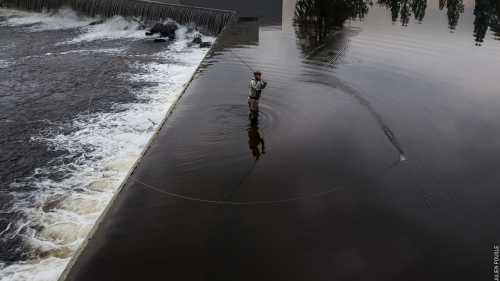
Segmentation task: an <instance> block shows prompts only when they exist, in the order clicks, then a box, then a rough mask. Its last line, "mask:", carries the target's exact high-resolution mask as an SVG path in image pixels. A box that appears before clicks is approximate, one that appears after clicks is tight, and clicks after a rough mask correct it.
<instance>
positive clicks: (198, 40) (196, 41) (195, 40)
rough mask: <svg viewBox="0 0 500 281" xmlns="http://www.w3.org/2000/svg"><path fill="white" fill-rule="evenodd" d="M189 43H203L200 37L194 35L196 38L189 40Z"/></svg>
mask: <svg viewBox="0 0 500 281" xmlns="http://www.w3.org/2000/svg"><path fill="white" fill-rule="evenodd" d="M191 43H193V44H201V43H203V41H201V38H200V37H196V38H194V39H193V41H191Z"/></svg>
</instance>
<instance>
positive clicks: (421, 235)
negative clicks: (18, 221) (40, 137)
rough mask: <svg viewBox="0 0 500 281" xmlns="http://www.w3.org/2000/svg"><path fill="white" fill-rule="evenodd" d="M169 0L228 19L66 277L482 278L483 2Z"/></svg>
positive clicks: (493, 55) (492, 118)
mask: <svg viewBox="0 0 500 281" xmlns="http://www.w3.org/2000/svg"><path fill="white" fill-rule="evenodd" d="M175 2H177V3H180V4H188V5H194V6H208V7H214V8H224V9H232V10H238V11H240V19H239V20H238V21H235V22H233V23H232V24H231V25H230V29H229V30H227V31H226V32H225V33H224V34H223V35H222V36H221V39H220V42H219V45H218V46H217V47H216V49H215V51H214V53H213V54H212V56H211V57H210V58H209V59H208V60H207V61H206V62H205V64H204V67H203V68H202V70H201V71H200V72H199V73H198V74H197V76H196V79H195V80H194V81H193V83H192V84H191V85H190V86H189V87H188V90H187V92H186V93H185V95H184V96H183V97H182V98H181V100H180V101H179V103H178V104H177V106H176V107H175V109H174V111H173V113H172V115H171V116H170V118H169V119H168V120H167V123H166V124H165V126H164V127H163V128H162V130H161V131H160V134H159V135H158V137H157V138H156V139H155V141H154V142H153V144H152V146H151V148H150V150H149V151H148V153H147V154H146V155H145V157H144V158H143V159H142V161H141V163H140V164H139V166H138V168H137V169H136V170H135V172H134V174H133V175H132V177H133V178H131V179H129V180H128V182H127V185H126V186H125V187H124V189H123V191H122V192H121V193H120V195H119V196H118V198H117V200H116V201H115V203H114V204H113V206H112V207H111V209H110V211H109V213H108V214H107V215H106V217H105V218H104V221H103V222H102V223H101V224H100V226H99V228H98V230H97V232H96V234H95V235H94V236H93V237H92V239H91V240H90V242H89V244H88V245H87V247H86V248H85V250H84V251H83V253H82V254H81V255H80V257H79V259H78V260H77V262H76V264H75V266H74V267H73V268H72V270H71V271H70V273H69V275H68V279H67V280H158V279H169V280H235V279H236V280H491V279H493V278H494V277H495V276H494V264H493V262H494V246H497V245H499V244H500V239H499V235H500V227H499V225H498V224H497V221H498V218H499V215H498V214H499V212H500V206H499V204H498V202H500V190H499V188H498V183H499V182H500V174H499V173H498V172H497V169H498V167H500V145H499V143H500V130H499V129H500V128H499V127H500V124H499V123H498V121H497V120H499V117H500V113H499V112H500V111H499V110H498V107H499V106H500V96H499V95H498V93H499V92H500V82H499V80H498V77H499V66H500V40H499V39H500V37H499V36H498V31H499V22H498V20H499V15H500V13H499V12H500V10H499V4H498V2H495V1H490V2H488V1H459V0H456V1H451V0H449V1H437V0H436V1H434V0H428V1H420V0H414V1H386V0H381V1H374V2H363V1H354V2H346V1H319V0H316V1H301V0H299V1H295V0H285V1H283V2H282V1H266V2H265V3H264V1H256V2H255V3H253V5H248V4H243V3H238V2H230V3H229V2H228V3H225V2H224V1H222V2H217V3H207V2H205V1H182V0H180V1H175ZM188 2H189V3H188ZM214 2H215V1H214ZM241 2H243V1H241ZM261 2H262V3H261ZM315 5H316V6H315ZM229 50H231V51H233V52H234V54H236V55H238V56H239V57H240V58H241V59H243V60H244V61H245V62H246V63H248V64H249V66H250V67H252V68H253V69H259V70H261V71H263V72H264V74H263V77H264V79H266V80H267V81H268V82H269V85H268V87H267V88H266V89H265V90H264V91H263V94H262V98H261V100H260V107H261V114H260V118H259V122H258V123H253V124H252V123H250V122H249V121H248V119H247V113H248V106H247V104H246V97H247V95H248V93H247V92H248V83H249V81H250V79H251V77H252V73H251V71H250V70H249V69H248V68H247V67H246V66H245V65H244V64H243V63H242V62H241V61H240V60H239V59H238V58H237V57H236V56H235V55H234V54H233V53H232V52H230V51H229Z"/></svg>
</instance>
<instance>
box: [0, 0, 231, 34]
mask: <svg viewBox="0 0 500 281" xmlns="http://www.w3.org/2000/svg"><path fill="white" fill-rule="evenodd" d="M3 2H4V4H5V6H6V7H10V8H15V9H25V10H29V11H35V12H42V11H43V10H49V11H50V10H57V9H59V8H61V7H63V6H67V7H71V9H73V10H74V11H77V12H79V13H82V14H84V15H86V16H89V17H97V16H99V17H101V18H110V17H113V16H115V15H120V16H123V17H134V18H140V19H141V21H162V20H165V19H167V18H170V19H172V20H174V21H176V22H178V23H180V24H191V23H196V25H197V26H200V27H202V28H203V29H204V31H205V33H206V34H208V35H211V36H216V35H218V34H219V33H220V32H221V31H222V29H223V28H224V26H225V25H226V23H227V22H228V21H229V20H230V18H231V16H232V15H233V12H230V11H222V10H213V9H204V8H193V7H187V6H180V5H169V4H156V3H145V2H135V1H123V0H91V1H89V0H42V1H33V0H5V1H3Z"/></svg>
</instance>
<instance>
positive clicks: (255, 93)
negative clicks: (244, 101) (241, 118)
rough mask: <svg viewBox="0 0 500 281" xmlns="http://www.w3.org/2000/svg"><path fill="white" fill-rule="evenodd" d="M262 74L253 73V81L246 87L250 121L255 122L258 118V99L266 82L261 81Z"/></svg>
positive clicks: (258, 72)
mask: <svg viewBox="0 0 500 281" xmlns="http://www.w3.org/2000/svg"><path fill="white" fill-rule="evenodd" d="M261 75H262V72H260V71H255V72H254V73H253V79H252V80H251V81H250V86H249V87H248V88H249V90H248V92H249V94H248V106H249V107H250V114H249V115H248V118H250V119H251V120H252V121H257V117H259V98H260V93H261V92H262V89H264V88H265V87H266V85H267V82H266V81H264V80H262V77H261Z"/></svg>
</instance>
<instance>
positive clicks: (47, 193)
mask: <svg viewBox="0 0 500 281" xmlns="http://www.w3.org/2000/svg"><path fill="white" fill-rule="evenodd" d="M66 12H67V11H66ZM67 14H71V13H70V12H67ZM17 16H19V15H17ZM35 19H41V20H40V21H39V22H40V26H39V27H35V26H32V27H30V28H31V29H32V30H34V31H36V30H38V31H40V30H47V28H48V27H47V26H51V28H53V27H55V26H57V24H60V23H61V22H63V23H64V24H60V25H65V26H69V25H71V24H69V25H68V24H67V23H68V22H71V20H70V19H69V18H68V17H66V18H57V19H50V20H48V19H47V18H46V16H45V15H44V14H28V13H26V14H25V15H24V17H20V18H15V19H12V21H11V20H9V24H20V25H22V24H33V23H38V22H35V21H34V20H35ZM72 20H73V24H74V27H75V28H79V27H81V26H80V24H81V23H82V20H80V19H77V18H75V19H72ZM28 22H31V23H28ZM40 27H43V28H40ZM124 27H127V28H124ZM138 27H139V25H138V24H137V23H136V22H134V21H127V20H125V19H123V18H122V17H114V18H112V19H110V20H108V21H106V22H105V23H104V24H102V25H98V26H92V27H88V28H87V27H85V30H84V31H83V34H82V35H80V36H79V37H77V38H68V41H67V42H66V43H68V44H71V43H75V42H81V41H85V40H90V41H92V40H107V39H123V38H127V39H128V40H127V41H130V38H144V31H138V30H135V29H134V28H138ZM186 31H187V28H180V29H179V30H178V33H177V35H178V37H179V38H181V39H179V40H178V41H177V42H175V43H173V44H171V45H170V46H169V49H168V50H166V51H162V52H160V53H156V54H154V55H150V54H149V55H147V56H141V55H136V56H128V60H127V61H128V63H129V66H130V67H131V68H133V69H136V70H139V71H134V74H132V73H129V74H122V75H121V76H120V78H121V79H124V80H129V81H130V80H131V81H137V82H152V83H156V85H157V86H155V87H148V88H144V89H142V90H140V91H137V92H134V94H135V96H136V98H137V102H134V103H128V104H116V105H115V106H114V108H113V110H112V112H105V113H93V114H91V115H86V114H82V115H80V116H78V117H77V118H75V119H74V120H70V121H68V122H66V123H60V124H54V123H52V125H56V126H55V127H56V128H58V129H53V130H52V131H50V132H40V134H38V135H35V136H33V137H32V141H34V142H43V143H47V144H49V145H50V146H51V148H52V149H54V150H62V151H66V152H68V153H67V154H66V155H65V156H63V158H64V157H65V158H67V159H70V160H71V161H64V162H63V161H54V163H56V162H57V163H66V164H59V165H53V166H48V167H44V168H40V169H37V170H36V171H35V174H34V175H32V176H31V177H29V178H26V179H22V180H20V181H18V182H17V183H15V184H13V186H12V187H13V188H12V190H21V189H22V188H23V186H26V185H29V186H30V187H31V188H32V189H33V191H30V192H26V191H23V192H15V191H14V192H12V193H11V195H12V196H14V198H16V202H15V204H14V206H13V207H12V209H10V210H3V211H5V212H12V213H18V214H21V217H22V219H20V220H18V221H13V222H11V223H10V224H9V226H8V227H7V229H0V239H2V240H4V241H9V240H12V239H14V238H15V237H22V238H23V240H24V241H25V242H26V244H27V246H28V249H29V255H30V256H31V258H30V259H28V260H27V261H22V262H17V263H14V264H10V265H8V266H7V265H5V264H1V263H0V279H1V280H57V278H58V277H59V276H60V274H61V273H62V271H63V270H64V268H65V266H66V265H67V263H68V261H69V260H70V258H71V256H72V255H73V253H74V252H75V251H76V250H77V248H78V247H79V246H80V244H81V243H82V242H83V240H84V239H85V237H86V235H87V234H88V233H89V231H90V229H91V228H92V226H93V225H94V223H95V221H96V220H97V218H98V217H99V216H100V214H101V213H102V211H103V210H104V208H105V207H106V206H107V204H108V203H109V201H110V200H111V198H112V197H113V195H114V192H115V191H116V190H117V188H118V187H119V185H120V183H121V182H122V181H123V180H124V178H125V176H126V174H127V172H128V171H129V170H130V168H131V167H132V166H133V164H134V163H135V162H136V160H137V159H138V156H139V155H140V153H141V151H142V150H143V149H144V147H145V145H146V144H147V142H148V141H149V139H150V138H151V136H152V135H153V132H154V130H155V129H156V128H157V126H158V124H159V123H160V122H161V120H162V119H163V118H164V116H165V114H166V112H167V111H168V109H169V108H170V107H171V106H172V103H173V102H174V101H175V100H176V98H177V97H178V96H179V95H180V94H181V91H182V89H183V86H184V85H185V83H186V82H188V80H189V78H190V76H191V75H192V74H193V72H194V71H195V69H196V67H197V65H198V64H199V63H200V62H201V59H202V58H203V56H204V55H205V53H206V51H207V49H199V48H188V47H187V43H188V42H189V41H190V40H191V39H192V36H194V35H193V34H191V35H186ZM139 33H140V34H141V36H140V37H139ZM205 39H207V38H205ZM212 40H213V39H212ZM120 50H122V49H106V50H104V51H105V52H109V55H110V57H112V56H113V55H114V53H120ZM85 51H88V50H85ZM78 52H81V51H78ZM69 53H70V52H68V53H67V54H69ZM61 54H62V53H61ZM45 55H46V56H50V55H54V54H52V53H47V54H45ZM121 55H122V56H123V54H121ZM158 61H168V62H169V63H167V64H161V63H159V62H158ZM3 63H4V62H3V61H0V67H1V65H2V64H3ZM99 71H100V70H99ZM103 78H105V76H104V77H103ZM92 83H94V81H92ZM89 97H90V93H89ZM150 120H151V121H152V122H151V121H150ZM153 122H154V123H153ZM52 127H54V126H52ZM68 128H70V129H71V130H69V131H71V132H72V133H69V134H64V133H62V132H66V131H68V130H66V129H68ZM56 160H57V159H56ZM59 160H62V159H59ZM55 173H57V174H62V175H64V177H63V179H62V180H58V181H56V180H52V179H51V178H50V177H49V175H52V174H55Z"/></svg>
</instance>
